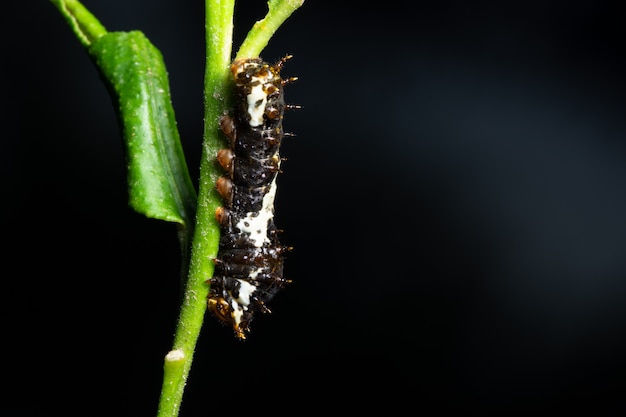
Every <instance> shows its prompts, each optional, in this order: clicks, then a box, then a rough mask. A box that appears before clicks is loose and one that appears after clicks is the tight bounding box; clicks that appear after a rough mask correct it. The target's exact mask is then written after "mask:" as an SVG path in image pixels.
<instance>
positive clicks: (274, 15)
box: [235, 0, 304, 59]
mask: <svg viewBox="0 0 626 417" xmlns="http://www.w3.org/2000/svg"><path fill="white" fill-rule="evenodd" d="M303 4H304V0H270V1H268V2H267V6H268V9H269V10H268V12H267V15H265V17H264V18H263V19H262V20H259V21H257V22H256V23H255V24H254V26H252V29H250V32H248V35H247V36H246V39H244V41H243V43H242V44H241V47H240V48H239V51H237V56H236V57H235V59H240V58H255V57H258V56H259V54H260V53H261V51H262V50H263V48H265V47H266V46H267V44H268V42H269V40H270V38H271V37H272V36H273V35H274V33H275V32H276V31H277V30H278V28H279V27H280V25H282V24H283V22H284V21H285V20H287V18H288V17H289V16H291V14H292V13H293V12H294V11H296V9H298V8H299V7H300V6H302V5H303Z"/></svg>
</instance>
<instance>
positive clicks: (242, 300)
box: [230, 279, 256, 325]
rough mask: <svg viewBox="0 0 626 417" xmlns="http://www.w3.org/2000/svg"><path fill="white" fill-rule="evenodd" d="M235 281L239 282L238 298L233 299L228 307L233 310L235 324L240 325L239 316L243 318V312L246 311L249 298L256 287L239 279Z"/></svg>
mask: <svg viewBox="0 0 626 417" xmlns="http://www.w3.org/2000/svg"><path fill="white" fill-rule="evenodd" d="M237 281H239V298H233V301H232V302H231V303H230V306H231V307H232V309H233V318H234V320H235V323H236V324H237V325H239V324H240V323H241V316H243V312H244V311H246V310H247V309H248V306H249V305H250V296H251V295H252V293H253V292H255V291H256V287H255V286H254V285H252V284H249V283H247V282H246V281H243V280H241V279H238V280H237Z"/></svg>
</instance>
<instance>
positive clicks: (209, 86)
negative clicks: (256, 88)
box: [158, 0, 235, 417]
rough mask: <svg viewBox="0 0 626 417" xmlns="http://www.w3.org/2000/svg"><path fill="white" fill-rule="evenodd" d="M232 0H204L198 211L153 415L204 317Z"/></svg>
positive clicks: (187, 358) (183, 372) (186, 360)
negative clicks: (203, 66) (185, 278)
mask: <svg viewBox="0 0 626 417" xmlns="http://www.w3.org/2000/svg"><path fill="white" fill-rule="evenodd" d="M234 6H235V5H234V0H205V7H206V49H207V54H206V70H205V80H204V105H205V114H204V140H203V147H202V159H201V163H200V181H199V191H198V211H197V216H196V228H195V234H194V239H193V243H192V249H191V259H190V263H189V275H188V280H187V285H186V288H185V293H184V295H183V303H182V306H181V311H180V317H179V321H178V326H177V328H176V333H175V336H174V343H173V347H172V350H171V351H170V353H168V355H167V356H166V359H165V364H164V375H163V386H162V391H161V399H160V401H159V409H158V417H176V416H177V415H178V412H179V409H180V405H181V402H182V397H183V392H184V388H185V383H186V381H187V377H188V375H189V370H190V369H191V363H192V360H193V354H194V350H195V346H196V343H197V340H198V336H199V335H200V329H201V327H202V323H203V321H204V314H205V311H206V303H207V296H208V291H209V286H208V285H207V284H206V280H207V279H209V278H210V277H211V276H212V275H213V259H214V258H215V256H216V255H217V250H218V247H219V225H218V223H217V221H216V220H215V214H214V213H215V209H216V208H217V207H218V206H220V205H221V204H222V202H221V199H220V196H219V194H218V193H217V191H216V190H215V181H216V180H217V177H218V175H219V174H218V172H219V171H218V169H217V167H216V165H215V154H216V152H217V151H218V150H219V149H220V148H223V147H224V143H223V139H222V136H221V133H220V130H219V123H218V120H219V117H220V116H221V115H222V114H223V112H224V110H225V109H226V108H227V105H228V103H227V97H228V96H229V94H228V80H229V64H230V60H231V51H232V34H233V11H234Z"/></svg>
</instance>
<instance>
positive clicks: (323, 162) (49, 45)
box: [0, 0, 626, 417]
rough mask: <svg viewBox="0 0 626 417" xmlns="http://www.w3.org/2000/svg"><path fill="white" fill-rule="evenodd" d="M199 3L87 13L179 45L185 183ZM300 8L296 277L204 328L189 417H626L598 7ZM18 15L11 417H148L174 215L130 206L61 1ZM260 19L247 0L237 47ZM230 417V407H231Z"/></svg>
mask: <svg viewBox="0 0 626 417" xmlns="http://www.w3.org/2000/svg"><path fill="white" fill-rule="evenodd" d="M202 3H203V2H202V1H200V0H195V1H186V2H174V1H160V2H155V1H147V0H132V1H128V0H115V1H113V0H108V1H97V0H92V1H88V0H85V1H84V4H85V5H86V6H87V7H88V8H89V9H90V10H91V11H92V12H93V13H94V14H95V15H96V16H97V17H98V18H99V19H100V20H101V22H102V23H103V24H104V25H105V26H106V27H107V29H108V30H134V29H138V30H142V31H143V32H144V33H145V34H146V35H147V36H148V38H149V39H150V40H151V41H152V42H153V43H154V44H155V45H156V46H157V47H158V48H159V49H160V50H161V51H162V53H163V55H164V58H165V62H166V65H167V67H168V71H169V75H170V82H171V88H172V95H173V103H174V108H175V110H176V115H177V119H178V126H179V130H180V133H181V137H182V141H183V146H184V148H185V151H186V154H187V158H188V164H189V166H190V170H191V172H192V177H193V178H194V180H196V179H197V172H198V164H199V159H200V147H201V136H202V112H203V108H202V106H203V104H202V83H203V72H204V32H203V30H204V29H203V28H204V9H203V4H202ZM380 3H381V4H380V5H377V4H376V2H370V3H368V2H343V1H334V2H333V1H326V2H324V1H315V0H307V1H306V2H305V4H304V6H303V7H302V8H301V9H299V10H298V11H296V12H295V14H294V15H293V16H292V17H291V18H290V19H288V21H287V22H286V23H285V24H284V26H283V27H281V29H280V30H279V31H278V32H277V33H276V35H275V36H274V38H273V39H272V41H271V42H270V45H269V46H268V47H267V49H266V50H265V51H264V53H263V57H264V58H265V59H266V60H269V61H275V60H277V59H278V58H280V57H281V56H283V55H284V54H286V53H291V54H293V55H294V58H293V59H292V60H291V61H289V62H288V64H287V65H286V67H285V69H284V71H283V74H284V75H286V76H298V77H299V81H298V82H296V83H295V84H292V85H289V86H288V88H287V90H286V97H287V101H289V102H291V103H294V104H300V105H302V106H303V109H302V110H299V111H293V112H290V113H288V114H287V115H286V118H285V128H286V130H288V131H291V132H293V133H295V134H296V135H297V136H296V137H295V138H293V139H288V140H286V142H285V143H284V145H283V148H282V154H283V155H284V156H285V157H287V158H288V161H287V162H285V164H284V165H283V169H284V174H282V175H281V177H280V179H279V193H278V196H277V206H276V216H277V217H276V222H277V224H278V226H279V227H281V228H283V229H284V230H285V232H284V235H283V241H284V242H285V243H286V244H288V245H291V246H294V247H295V250H294V251H293V252H292V253H291V254H290V255H289V257H288V258H287V261H286V266H285V268H286V276H287V277H289V278H291V279H293V281H294V283H293V285H292V286H291V287H290V288H289V289H288V290H285V291H284V292H283V293H281V294H280V295H279V296H278V297H277V298H276V299H275V300H274V302H273V303H272V309H273V314H272V315H271V316H268V317H260V318H258V319H257V320H256V321H255V322H254V323H253V328H252V334H251V335H250V338H249V340H248V341H246V342H245V343H241V342H238V341H236V340H235V339H234V338H233V336H232V333H231V331H230V330H229V329H227V328H224V327H222V326H220V325H218V324H217V323H216V321H215V320H214V319H213V318H211V317H207V320H206V322H205V327H204V329H203V333H202V335H201V338H200V340H199V344H198V347H197V351H196V357H195V361H194V365H193V368H192V371H191V375H190V379H189V383H188V387H187V390H186V394H185V399H184V401H183V408H182V411H181V417H184V416H189V417H191V416H205V415H218V413H219V414H222V413H236V414H239V415H243V414H248V413H253V414H256V413H257V412H267V413H272V414H279V415H282V414H289V415H300V414H301V413H304V412H312V413H330V412H333V411H338V412H349V413H350V414H351V415H353V414H360V413H362V412H364V411H370V412H376V413H383V415H391V414H395V413H396V412H403V413H405V414H407V415H443V414H445V413H448V412H452V413H453V414H458V415H476V416H479V415H531V414H532V415H541V414H544V413H548V412H551V413H556V414H557V415H558V414H559V413H563V414H569V413H571V412H574V411H582V412H586V413H588V414H592V415H602V416H613V415H623V414H622V413H626V401H625V400H624V389H625V388H626V384H625V383H624V375H625V371H626V366H625V365H624V362H623V357H624V353H625V349H626V338H625V337H624V336H625V333H624V332H625V331H626V303H625V301H626V256H625V255H626V251H625V249H626V193H625V190H626V119H625V117H624V115H625V114H626V83H625V81H624V80H625V74H626V66H625V65H624V64H625V61H624V57H625V54H626V41H625V39H626V38H625V37H624V35H625V33H624V28H625V27H626V25H625V19H626V18H625V17H624V16H625V12H626V10H624V9H625V7H624V6H620V5H613V4H610V3H607V2H603V1H554V0H549V1H539V2H533V1H530V2H529V1H524V2H515V1H507V2H503V1H485V2H476V1H445V2H420V1H416V2H401V1H393V0H390V1H386V2H380ZM8 7H9V9H6V6H5V9H4V10H5V11H4V12H2V17H1V19H2V31H3V60H2V61H3V63H2V72H3V77H2V80H3V85H4V89H3V90H4V91H5V92H4V93H3V94H2V99H3V100H2V105H3V112H2V117H3V119H4V120H3V123H2V126H3V130H2V136H3V137H2V141H1V142H0V143H1V146H2V153H1V156H2V163H1V164H0V172H1V178H2V182H3V195H4V197H3V199H2V204H1V205H0V206H1V210H2V212H1V221H2V225H1V227H2V231H3V233H2V236H3V239H2V240H3V246H2V247H3V249H2V254H3V267H4V269H3V273H2V275H3V278H2V290H1V297H2V299H1V300H2V302H1V304H0V305H1V308H2V319H3V320H2V331H3V337H2V345H3V350H4V351H5V354H4V356H3V362H4V365H3V376H4V377H5V381H4V386H5V388H4V389H3V393H2V396H6V398H5V399H4V400H3V401H2V402H1V403H0V415H3V416H52V415H64V416H70V415H76V416H97V415H98V416H99V415H116V416H153V415H155V413H156V405H157V402H158V396H159V392H160V385H161V368H162V363H163V356H164V355H165V353H166V352H167V351H168V350H169V348H170V346H171V342H172V335H173V331H174V326H175V320H176V315H177V311H178V306H179V300H178V295H179V293H178V290H179V287H178V285H179V283H178V273H179V272H178V268H179V256H178V244H177V239H176V234H175V229H174V226H172V225H170V224H166V223H162V222H158V221H155V220H149V219H146V218H144V217H143V216H140V215H138V214H136V213H134V212H133V211H132V210H131V209H130V208H128V206H127V196H126V184H125V171H124V161H123V153H122V150H123V148H122V143H121V139H120V136H119V132H118V125H117V121H116V119H115V114H114V111H113V107H112V104H111V101H110V98H109V96H108V93H107V91H106V90H105V88H104V86H103V84H102V83H101V81H100V79H99V77H98V74H97V71H96V70H95V67H94V66H93V64H92V63H91V62H90V60H89V58H88V56H87V54H86V53H85V52H84V50H83V49H82V47H81V46H80V44H79V43H78V41H77V40H76V39H75V38H74V37H73V34H72V33H71V31H70V29H69V28H68V26H67V24H66V23H65V21H64V20H63V19H62V18H61V16H60V14H59V12H58V11H57V10H56V9H55V8H54V7H53V6H52V5H51V4H50V3H48V2H46V1H40V2H11V4H10V5H8ZM265 10H266V2H265V1H262V0H258V1H254V2H253V1H245V2H244V1H241V2H239V3H238V5H237V7H236V22H235V23H236V26H235V46H236V47H237V46H238V45H239V44H240V42H241V40H242V39H243V37H244V35H245V32H247V30H248V28H249V27H250V26H251V25H252V24H253V23H254V21H255V20H258V19H260V18H261V17H262V16H263V15H264V13H265ZM222 415H225V414H222Z"/></svg>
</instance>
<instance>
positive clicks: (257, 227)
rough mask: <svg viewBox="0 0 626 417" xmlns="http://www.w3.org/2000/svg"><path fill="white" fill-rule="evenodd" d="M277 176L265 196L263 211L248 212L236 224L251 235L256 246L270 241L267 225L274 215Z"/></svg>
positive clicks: (258, 246)
mask: <svg viewBox="0 0 626 417" xmlns="http://www.w3.org/2000/svg"><path fill="white" fill-rule="evenodd" d="M276 188H277V186H276V177H274V180H273V181H272V184H271V185H270V189H269V191H268V192H267V193H266V194H265V195H264V196H263V206H262V207H261V211H259V212H258V213H255V212H253V211H251V212H249V213H246V217H244V218H242V219H241V220H239V221H238V222H237V224H236V225H235V226H237V228H239V230H241V231H242V232H243V233H247V234H248V235H250V236H249V237H250V240H251V241H252V242H253V244H254V246H255V247H257V248H260V247H261V246H263V244H264V243H270V239H269V237H268V236H267V226H268V224H269V222H270V220H272V218H273V217H274V198H275V197H276Z"/></svg>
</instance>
